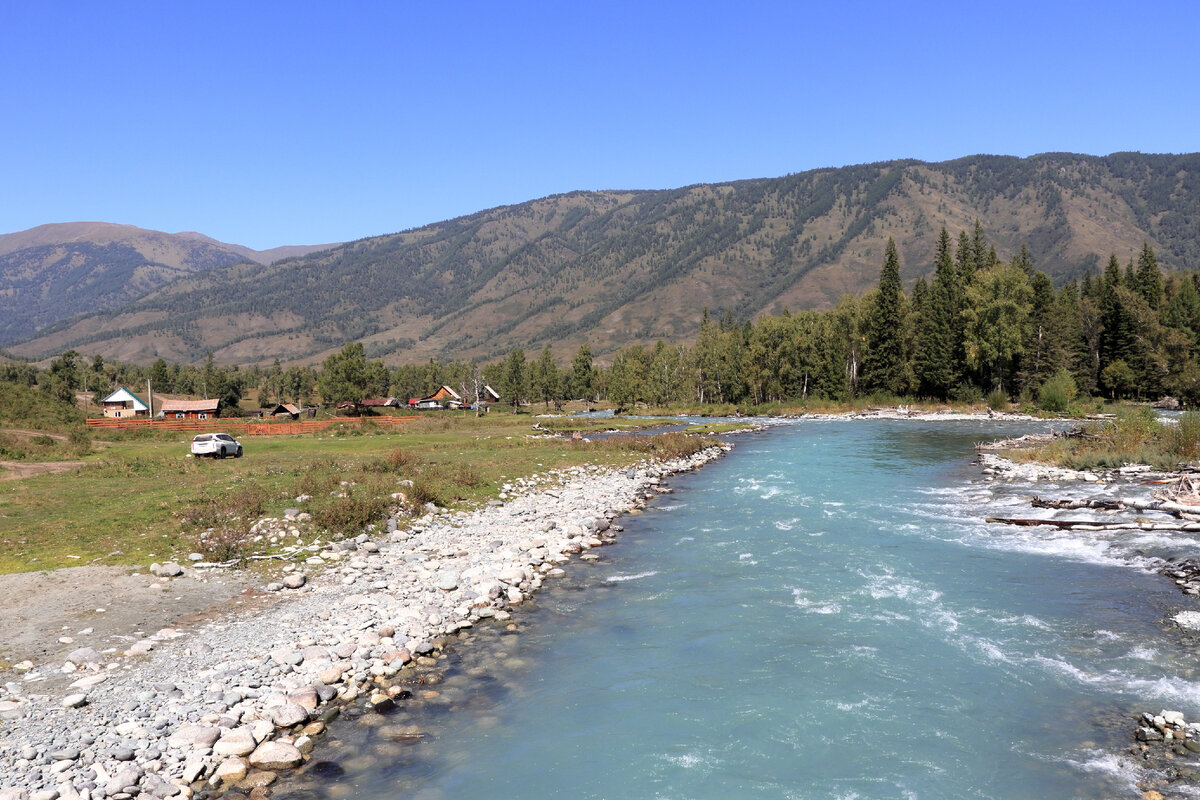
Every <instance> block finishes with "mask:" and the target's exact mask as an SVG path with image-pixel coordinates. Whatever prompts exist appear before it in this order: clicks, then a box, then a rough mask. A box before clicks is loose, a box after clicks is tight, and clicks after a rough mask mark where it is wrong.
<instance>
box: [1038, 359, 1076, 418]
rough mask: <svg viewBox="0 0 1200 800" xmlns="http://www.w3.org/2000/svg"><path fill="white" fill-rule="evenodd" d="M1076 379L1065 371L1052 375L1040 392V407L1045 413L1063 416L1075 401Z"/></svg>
mask: <svg viewBox="0 0 1200 800" xmlns="http://www.w3.org/2000/svg"><path fill="white" fill-rule="evenodd" d="M1076 391H1077V389H1076V387H1075V378H1073V377H1072V376H1071V373H1070V372H1068V371H1067V370H1065V369H1060V370H1059V371H1058V372H1056V373H1054V374H1053V375H1051V376H1050V377H1049V378H1047V379H1046V382H1045V383H1043V384H1042V388H1041V389H1040V390H1038V407H1039V408H1041V409H1042V410H1043V411H1052V412H1054V413H1058V414H1061V413H1062V412H1064V411H1066V410H1067V409H1068V408H1069V407H1070V405H1071V403H1072V402H1074V400H1075V394H1076Z"/></svg>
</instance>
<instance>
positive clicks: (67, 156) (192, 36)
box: [0, 0, 1200, 249]
mask: <svg viewBox="0 0 1200 800" xmlns="http://www.w3.org/2000/svg"><path fill="white" fill-rule="evenodd" d="M0 28H2V29H3V30H4V35H3V46H0V109H2V112H0V232H12V231H17V230H23V229H25V228H29V227H33V226H35V225H40V224H43V223H47V222H67V221H74V220H103V221H108V222H122V223H128V224H132V225H138V226H141V227H145V228H154V229H158V230H166V231H171V232H174V231H182V230H196V231H200V232H202V233H205V234H208V235H210V236H213V237H215V238H217V239H221V240H224V241H229V242H236V243H239V244H245V245H249V246H251V247H255V248H259V249H264V248H268V247H274V246H277V245H283V244H315V243H320V242H329V241H338V240H348V239H355V238H360V237H363V236H370V235H375V234H382V233H391V232H394V231H399V230H404V229H406V228H411V227H415V226H418V225H422V224H425V223H428V222H434V221H437V220H441V219H446V218H449V217H453V216H457V215H460V214H467V213H471V212H473V211H478V210H480V209H484V208H490V207H492V206H496V205H502V204H507V203H518V202H522V201H525V200H529V199H533V198H535V197H541V196H544V195H548V194H554V193H557V192H566V191H571V190H574V189H660V188H669V187H676V186H684V185H688V184H692V183H702V182H710V181H724V180H735V179H739V178H752V177H765V176H778V175H784V174H787V173H789V172H800V171H803V170H807V169H813V168H817V167H827V166H841V165H845V164H855V163H862V162H870V161H880V160H887V159H893V158H920V159H925V160H929V161H941V160H945V159H950V158H957V157H960V156H965V155H972V154H976V153H1001V154H1010V155H1020V156H1025V155H1031V154H1034V153H1041V152H1049V151H1070V152H1082V153H1090V154H1095V155H1103V154H1107V153H1110V152H1115V151H1121V150H1139V151H1142V152H1155V153H1162V152H1193V151H1196V150H1198V149H1200V146H1198V145H1197V135H1198V133H1200V48H1197V46H1196V42H1195V36H1196V32H1197V31H1200V4H1196V3H1157V4H1145V5H1142V4H1134V3H1104V2H1088V3H1083V2H1078V3H1075V2H1072V3H1015V2H1008V3H995V4H992V3H963V2H954V3H897V2H891V3H873V2H849V3H833V2H823V3H802V2H740V3H708V2H687V3H682V2H628V3H627V2H606V3H588V2H556V3H549V2H547V3H522V2H494V1H493V2H449V3H442V2H439V3H415V2H400V1H399V0H397V1H396V2H385V3H372V2H361V3H347V4H337V5H336V6H335V4H333V3H308V2H293V3H286V4H284V3H271V2H262V3H258V2H245V0H241V2H237V3H220V2H209V3H203V4H200V3H173V2H161V0H160V1H159V2H155V3H137V2H121V3H83V2H78V3H74V2H34V3H20V2H18V1H17V0H0Z"/></svg>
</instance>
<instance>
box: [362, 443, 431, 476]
mask: <svg viewBox="0 0 1200 800" xmlns="http://www.w3.org/2000/svg"><path fill="white" fill-rule="evenodd" d="M424 463H425V459H424V458H423V457H422V456H420V455H418V454H417V453H414V452H413V451H412V450H406V449H404V448H403V447H397V448H396V449H395V450H393V451H392V452H390V453H388V454H387V455H386V456H384V457H383V458H382V459H380V460H379V461H376V462H374V463H373V464H371V465H370V469H372V470H373V471H375V472H397V473H400V472H410V471H412V470H415V469H417V468H418V467H420V466H421V465H422V464H424Z"/></svg>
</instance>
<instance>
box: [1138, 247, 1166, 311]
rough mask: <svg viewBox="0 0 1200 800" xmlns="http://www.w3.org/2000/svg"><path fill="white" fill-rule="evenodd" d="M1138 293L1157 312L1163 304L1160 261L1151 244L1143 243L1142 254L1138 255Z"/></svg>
mask: <svg viewBox="0 0 1200 800" xmlns="http://www.w3.org/2000/svg"><path fill="white" fill-rule="evenodd" d="M1137 292H1138V294H1140V295H1141V296H1142V298H1143V299H1144V300H1145V301H1146V305H1148V306H1150V308H1152V309H1154V310H1155V311H1157V310H1158V309H1160V308H1162V304H1163V276H1162V270H1160V269H1159V268H1158V259H1157V258H1155V257H1154V250H1152V249H1151V247H1150V245H1149V243H1147V242H1144V241H1143V242H1142V252H1141V253H1139V254H1138V268H1137Z"/></svg>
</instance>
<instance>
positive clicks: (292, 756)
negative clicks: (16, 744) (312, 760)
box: [250, 739, 304, 769]
mask: <svg viewBox="0 0 1200 800" xmlns="http://www.w3.org/2000/svg"><path fill="white" fill-rule="evenodd" d="M303 760H304V756H303V755H302V754H301V753H300V751H299V750H297V749H296V748H295V747H294V746H293V745H290V744H287V743H286V742H280V741H276V740H274V739H272V740H271V741H269V742H263V743H262V744H260V745H259V746H258V747H257V748H256V749H255V750H254V752H253V753H251V754H250V766H252V767H254V768H256V769H291V768H292V767H295V766H297V765H299V764H300V762H301V761H303Z"/></svg>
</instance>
